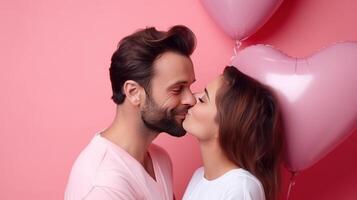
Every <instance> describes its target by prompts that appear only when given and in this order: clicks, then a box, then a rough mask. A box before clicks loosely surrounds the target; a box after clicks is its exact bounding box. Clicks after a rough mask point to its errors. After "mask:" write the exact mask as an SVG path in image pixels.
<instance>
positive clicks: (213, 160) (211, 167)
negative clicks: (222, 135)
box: [200, 141, 238, 180]
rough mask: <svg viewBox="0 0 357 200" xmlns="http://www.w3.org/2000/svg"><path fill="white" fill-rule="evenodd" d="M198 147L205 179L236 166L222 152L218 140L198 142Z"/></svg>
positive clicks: (212, 177)
mask: <svg viewBox="0 0 357 200" xmlns="http://www.w3.org/2000/svg"><path fill="white" fill-rule="evenodd" d="M200 149H201V155H202V161H203V167H204V176H205V178H206V179H208V180H213V179H216V178H218V177H220V176H222V175H223V174H225V173H226V172H228V171H230V170H232V169H235V168H238V166H237V165H235V164H234V163H233V162H232V161H230V160H229V159H228V157H227V156H226V155H225V154H224V152H223V150H222V148H221V147H220V146H219V144H218V141H205V142H200Z"/></svg>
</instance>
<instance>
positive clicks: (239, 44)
mask: <svg viewBox="0 0 357 200" xmlns="http://www.w3.org/2000/svg"><path fill="white" fill-rule="evenodd" d="M241 45H242V42H241V41H239V40H236V41H235V45H234V48H233V52H234V55H233V56H232V58H231V60H233V59H234V57H236V56H237V52H238V49H239V48H240V46H241Z"/></svg>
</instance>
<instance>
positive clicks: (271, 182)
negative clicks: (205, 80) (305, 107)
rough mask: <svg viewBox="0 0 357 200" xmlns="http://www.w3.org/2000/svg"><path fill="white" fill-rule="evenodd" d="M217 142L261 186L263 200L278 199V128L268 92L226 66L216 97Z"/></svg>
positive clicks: (275, 106) (275, 108) (274, 103)
mask: <svg viewBox="0 0 357 200" xmlns="http://www.w3.org/2000/svg"><path fill="white" fill-rule="evenodd" d="M216 104H217V119H216V120H217V122H218V124H219V142H220V145H221V148H222V149H223V151H224V152H225V154H226V156H227V157H228V158H229V159H230V160H231V161H232V162H234V163H235V164H236V165H238V166H239V167H241V168H243V169H245V170H247V171H249V172H250V173H252V174H253V175H254V176H255V177H257V178H258V179H259V180H260V182H261V183H262V185H263V187H264V191H265V197H266V199H267V200H274V199H277V198H278V193H279V190H280V162H281V149H282V145H283V144H282V142H283V139H282V127H281V117H280V111H279V107H278V104H277V101H276V98H275V97H274V95H273V93H272V92H271V91H270V89H269V88H268V87H267V86H265V85H263V84H261V83H259V82H258V81H256V80H255V79H253V78H251V77H249V76H247V75H245V74H243V73H242V72H240V71H239V70H238V69H237V68H235V67H232V66H228V67H226V68H225V69H224V72H223V84H222V86H221V88H220V90H219V92H218V94H217V97H216Z"/></svg>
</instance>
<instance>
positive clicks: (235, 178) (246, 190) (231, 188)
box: [225, 168, 265, 199]
mask: <svg viewBox="0 0 357 200" xmlns="http://www.w3.org/2000/svg"><path fill="white" fill-rule="evenodd" d="M225 178H226V181H227V186H228V188H227V189H228V190H227V194H228V195H230V196H235V195H239V196H241V195H243V196H245V198H244V199H251V198H252V199H265V198H264V188H263V185H262V184H261V182H260V181H259V179H258V178H256V177H255V176H254V175H253V174H251V173H250V172H249V171H247V170H245V169H242V168H239V169H234V170H231V171H230V172H229V173H228V174H227V176H226V177H225ZM247 197H248V198H247ZM249 197H251V198H249ZM253 197H254V198H253Z"/></svg>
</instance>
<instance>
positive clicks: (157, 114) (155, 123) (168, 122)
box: [140, 96, 187, 137]
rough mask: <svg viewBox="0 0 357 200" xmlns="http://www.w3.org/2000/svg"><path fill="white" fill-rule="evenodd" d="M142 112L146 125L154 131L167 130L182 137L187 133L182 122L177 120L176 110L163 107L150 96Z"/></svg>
mask: <svg viewBox="0 0 357 200" xmlns="http://www.w3.org/2000/svg"><path fill="white" fill-rule="evenodd" d="M186 110H187V109H186ZM140 112H141V119H142V120H143V122H144V124H145V126H146V127H147V128H149V129H151V130H153V131H156V132H159V133H161V132H166V133H168V134H170V135H172V136H175V137H182V136H184V135H185V134H186V131H185V129H184V128H183V127H182V124H180V123H178V122H177V121H176V120H175V114H176V112H175V110H171V111H168V110H164V109H161V108H160V107H159V106H158V105H157V104H156V103H155V101H154V100H153V99H151V98H150V97H149V96H147V98H146V102H145V106H144V108H143V109H142V110H141V111H140Z"/></svg>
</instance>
